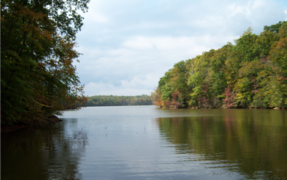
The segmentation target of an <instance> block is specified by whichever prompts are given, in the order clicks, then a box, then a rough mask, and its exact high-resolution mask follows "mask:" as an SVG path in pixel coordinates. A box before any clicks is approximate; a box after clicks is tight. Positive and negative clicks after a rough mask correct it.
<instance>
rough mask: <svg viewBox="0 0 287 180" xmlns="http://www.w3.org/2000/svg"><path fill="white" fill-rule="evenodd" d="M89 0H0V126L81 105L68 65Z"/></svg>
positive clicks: (75, 54)
mask: <svg viewBox="0 0 287 180" xmlns="http://www.w3.org/2000/svg"><path fill="white" fill-rule="evenodd" d="M88 2H89V0H82V1H78V0H29V1H28V0H2V1H1V125H12V124H15V123H20V122H21V123H32V122H35V121H37V122H40V121H43V120H44V119H46V118H48V117H51V116H52V115H53V114H55V113H57V112H58V111H60V110H62V109H65V108H77V107H79V105H81V104H85V102H86V97H85V96H84V95H83V86H81V84H80V81H79V77H78V76H77V75H76V67H75V66H74V65H73V62H74V61H75V60H77V58H78V56H79V55H80V54H79V53H78V52H77V51H76V50H75V45H76V43H75V38H76V33H77V32H78V31H80V30H81V27H82V25H83V17H81V15H80V13H81V12H86V11H87V9H88V7H87V4H88Z"/></svg>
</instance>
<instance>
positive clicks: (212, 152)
mask: <svg viewBox="0 0 287 180" xmlns="http://www.w3.org/2000/svg"><path fill="white" fill-rule="evenodd" d="M286 118H287V116H286V111H270V110H222V114H221V115H220V116H197V117H171V118H157V123H158V126H159V129H160V134H161V136H162V137H163V138H164V139H166V141H168V142H170V144H171V145H173V146H174V147H175V149H176V152H177V153H178V154H190V155H191V154H193V155H194V154H197V155H198V156H196V157H197V158H196V159H194V156H192V157H193V158H188V156H187V157H186V158H185V160H186V161H202V162H205V164H206V166H207V167H208V168H219V167H220V168H224V169H227V170H229V171H231V172H237V173H240V174H242V175H244V176H245V178H248V179H257V178H259V179H285V178H287V119H286Z"/></svg>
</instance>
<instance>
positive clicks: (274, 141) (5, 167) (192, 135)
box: [1, 106, 287, 180]
mask: <svg viewBox="0 0 287 180" xmlns="http://www.w3.org/2000/svg"><path fill="white" fill-rule="evenodd" d="M59 117H60V118H61V119H62V120H63V121H62V122H59V123H56V124H51V125H49V126H46V127H42V128H27V129H24V130H20V131H17V132H14V133H10V134H2V137H1V156H2V157H1V176H2V179H3V180H9V179H11V180H12V179H21V180H26V179H27V180H34V179H35V180H41V179H48V180H52V179H53V180H57V179H84V180H85V179H106V180H108V179H117V180H121V179H123V180H128V179H220V180H222V179H287V111H286V110H263V109H197V110H195V109H194V110H193V109H157V108H156V107H155V106H113V107H87V108H83V109H81V110H78V111H64V112H63V114H62V116H59Z"/></svg>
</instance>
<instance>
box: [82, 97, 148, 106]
mask: <svg viewBox="0 0 287 180" xmlns="http://www.w3.org/2000/svg"><path fill="white" fill-rule="evenodd" d="M130 105H152V101H151V97H150V96H148V95H141V96H113V95H110V96H101V95H99V96H91V97H88V100H87V106H130Z"/></svg>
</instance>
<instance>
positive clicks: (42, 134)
mask: <svg viewBox="0 0 287 180" xmlns="http://www.w3.org/2000/svg"><path fill="white" fill-rule="evenodd" d="M1 140H2V142H1V143H2V146H1V151H2V152H1V154H2V159H1V161H2V163H1V176H2V178H3V179H29V180H33V179H81V174H80V173H79V170H78V168H79V160H80V158H81V156H82V155H83V153H84V151H85V146H86V145H87V143H88V139H87V133H86V132H85V131H84V130H78V129H77V121H76V120H75V119H71V120H66V121H64V122H61V123H57V124H55V125H51V126H49V127H43V128H35V129H33V128H29V129H26V130H23V131H19V132H16V133H12V134H4V135H2V138H1Z"/></svg>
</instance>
